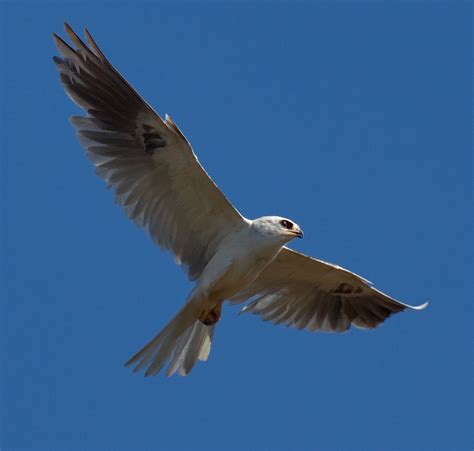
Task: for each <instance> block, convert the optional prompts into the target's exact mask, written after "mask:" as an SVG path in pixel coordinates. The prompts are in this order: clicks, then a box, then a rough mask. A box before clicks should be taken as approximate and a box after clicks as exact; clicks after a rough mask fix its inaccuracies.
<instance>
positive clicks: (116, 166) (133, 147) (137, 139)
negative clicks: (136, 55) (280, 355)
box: [53, 23, 428, 376]
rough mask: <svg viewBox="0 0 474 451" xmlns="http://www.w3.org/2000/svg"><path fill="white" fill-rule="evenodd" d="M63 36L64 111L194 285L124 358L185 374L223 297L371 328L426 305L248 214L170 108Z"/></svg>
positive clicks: (296, 318) (92, 45) (122, 202)
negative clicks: (73, 109) (300, 247)
mask: <svg viewBox="0 0 474 451" xmlns="http://www.w3.org/2000/svg"><path fill="white" fill-rule="evenodd" d="M65 31H66V34H67V36H68V37H69V40H70V43H71V45H69V44H68V43H67V42H66V41H65V40H63V39H62V38H61V37H59V36H58V35H57V34H56V33H53V39H54V42H55V44H56V47H57V49H58V51H59V54H60V56H54V57H53V61H54V63H55V65H56V67H57V69H58V72H59V77H60V81H61V84H62V86H63V87H64V89H65V91H66V93H67V94H68V96H69V97H70V98H71V99H72V100H73V101H74V102H75V103H76V104H77V105H78V106H79V107H80V108H82V109H83V110H84V111H85V116H72V117H71V118H70V121H71V123H72V125H73V126H74V128H75V129H76V136H77V138H78V140H79V142H80V144H81V145H82V146H83V148H84V149H85V153H86V155H87V157H88V158H89V159H90V161H91V162H92V163H93V165H94V166H95V172H96V174H97V175H98V176H99V177H100V178H101V179H103V180H104V181H105V182H106V184H107V187H108V188H111V189H112V190H113V191H114V194H115V202H116V203H117V204H118V205H119V206H121V207H123V209H124V210H125V213H126V215H127V216H128V217H129V218H130V219H131V220H133V221H134V222H135V224H136V225H137V226H139V227H140V228H143V229H145V230H146V231H147V232H148V234H149V235H150V237H151V239H152V240H153V242H154V243H155V244H156V245H158V246H159V247H160V248H161V249H163V250H166V251H169V252H170V253H171V254H173V255H174V257H175V259H176V262H177V263H179V264H180V265H181V267H182V268H183V270H184V272H185V273H186V275H187V277H188V278H189V280H191V281H192V282H194V286H193V288H192V289H191V291H190V293H189V295H188V296H187V298H186V300H185V302H184V305H183V306H182V308H181V309H180V310H179V311H178V313H177V314H176V315H175V316H174V317H173V318H172V319H171V321H169V322H168V324H167V325H166V326H165V327H164V328H163V329H162V330H161V331H160V332H159V333H158V334H157V335H156V336H155V337H154V338H152V339H151V340H150V341H149V342H148V343H147V344H146V345H145V346H144V347H143V348H142V349H140V350H139V351H138V352H137V353H136V354H135V355H134V356H132V357H131V358H130V359H129V360H128V361H127V362H126V363H125V365H126V366H131V367H133V371H134V372H138V371H144V373H145V376H154V375H156V374H158V373H159V372H160V371H161V370H162V369H163V367H164V366H165V365H167V369H166V375H167V376H171V375H173V374H179V375H181V376H185V375H187V374H189V373H190V372H191V370H192V369H193V367H194V366H195V364H196V362H197V361H206V360H207V359H208V356H209V353H210V350H211V344H212V341H213V337H214V331H215V328H216V325H217V324H218V323H219V320H220V318H221V311H222V307H223V304H224V302H228V303H229V304H231V305H236V304H244V303H246V302H247V303H246V304H245V306H244V307H243V309H242V312H243V313H252V314H255V315H260V316H261V318H262V319H263V320H264V321H270V322H273V323H275V324H283V325H286V326H289V327H293V328H296V329H300V330H302V329H305V330H308V331H311V332H314V331H325V332H344V331H347V330H348V329H349V328H350V327H351V326H355V327H356V328H362V329H374V328H376V327H377V326H379V325H380V324H381V323H383V322H384V321H385V320H386V319H387V318H388V317H389V316H391V315H392V314H394V313H398V312H401V311H403V310H406V309H409V310H422V309H424V308H425V307H426V306H427V305H428V303H427V302H426V303H424V304H422V305H418V306H411V305H408V304H405V303H402V302H400V301H398V300H396V299H394V298H392V297H390V296H388V295H387V294H384V293H382V292H381V291H379V290H378V289H376V288H375V287H374V286H373V284H372V283H371V282H369V281H368V280H366V279H365V278H363V277H361V276H359V275H357V274H355V273H353V272H351V271H349V270H347V269H344V268H342V267H340V266H338V265H334V264H331V263H327V262H325V261H322V260H318V259H316V258H312V257H310V256H307V255H304V254H302V253H299V252H296V251H294V250H291V249H290V248H289V247H287V244H288V243H289V242H290V241H291V240H293V239H295V238H302V237H303V231H302V229H301V228H300V226H299V225H298V224H296V222H294V221H293V220H290V219H288V218H285V217H279V216H263V217H260V218H257V219H253V220H251V219H247V218H246V217H244V216H243V215H242V214H241V213H240V212H239V211H237V209H236V208H235V207H234V206H233V205H232V204H231V202H230V201H229V200H228V199H227V198H226V197H225V195H224V194H223V193H222V192H221V191H220V189H219V188H218V187H217V185H216V184H215V183H214V181H213V180H212V179H211V177H210V176H209V175H208V174H207V172H206V170H205V169H204V168H203V166H202V165H201V164H200V162H199V160H198V158H197V156H196V154H195V153H194V151H193V148H192V146H191V144H190V143H189V142H188V140H187V139H186V138H185V136H184V134H183V132H182V131H181V130H180V129H179V128H178V126H177V125H176V124H175V122H174V121H173V120H172V119H171V117H170V116H168V115H167V114H166V115H165V116H164V119H163V118H162V117H161V116H160V115H159V114H158V113H157V112H156V111H155V110H154V109H153V108H152V107H151V106H150V105H149V104H148V103H147V102H146V101H145V100H144V99H143V98H142V97H141V96H140V95H139V94H138V93H137V91H135V89H134V88H133V87H132V86H131V85H130V84H129V83H128V82H127V81H126V80H125V78H124V77H122V76H121V75H120V73H119V72H118V71H117V70H116V69H115V68H114V67H113V66H112V64H111V63H110V62H109V61H108V60H107V58H106V57H105V55H104V54H103V53H102V51H101V50H100V48H99V47H98V45H97V44H96V42H95V41H94V39H93V38H92V36H91V34H90V33H89V31H88V30H87V28H86V29H85V30H84V34H85V39H86V41H87V44H86V43H85V42H84V41H83V40H82V39H81V38H80V37H79V36H78V35H77V34H76V33H75V32H74V31H73V29H72V28H71V27H70V26H69V25H68V24H67V23H65Z"/></svg>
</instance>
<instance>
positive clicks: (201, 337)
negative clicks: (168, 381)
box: [166, 320, 215, 376]
mask: <svg viewBox="0 0 474 451" xmlns="http://www.w3.org/2000/svg"><path fill="white" fill-rule="evenodd" d="M214 328H215V325H213V326H206V325H205V324H203V323H201V321H199V320H198V321H196V322H195V323H194V325H193V326H191V327H190V328H189V329H188V330H187V331H186V332H185V333H184V334H183V335H181V337H180V339H179V342H178V343H177V345H176V347H175V350H174V353H173V357H172V359H171V363H170V365H169V367H168V371H167V372H166V375H167V376H171V375H173V374H174V373H175V372H176V371H178V373H179V374H180V375H181V376H186V375H187V374H189V373H190V372H191V370H192V369H193V368H194V365H195V364H196V362H197V361H198V360H202V361H205V360H207V357H208V356H209V352H210V350H211V341H212V337H213V335H214Z"/></svg>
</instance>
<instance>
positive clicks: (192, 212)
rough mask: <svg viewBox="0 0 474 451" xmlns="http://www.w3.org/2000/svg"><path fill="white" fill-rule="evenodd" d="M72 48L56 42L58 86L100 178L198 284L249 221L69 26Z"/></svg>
mask: <svg viewBox="0 0 474 451" xmlns="http://www.w3.org/2000/svg"><path fill="white" fill-rule="evenodd" d="M65 28H66V32H67V34H68V36H69V38H70V39H71V41H72V43H73V45H74V47H75V48H72V47H70V46H69V45H68V44H66V43H65V42H64V41H63V40H62V39H61V38H60V37H58V36H57V35H54V40H55V42H56V45H57V47H58V49H59V52H60V53H61V55H62V58H59V57H54V62H55V63H56V66H57V68H58V70H59V73H60V78H61V82H62V84H63V86H64V88H65V90H66V92H67V93H68V95H69V96H70V97H71V99H72V100H73V101H74V102H76V103H77V104H78V105H79V106H80V107H81V108H83V109H84V110H85V111H86V112H87V117H77V116H74V117H72V118H71V122H72V124H73V125H74V127H75V128H76V130H77V137H78V139H79V141H80V142H81V144H82V145H83V146H84V148H85V150H86V153H87V156H88V157H89V158H90V160H91V161H92V163H93V164H94V165H95V167H96V173H97V175H99V176H100V177H101V178H102V179H104V180H105V181H106V182H107V185H108V187H111V188H113V189H114V191H115V200H116V203H117V204H119V205H121V206H123V207H124V209H125V212H126V214H127V216H128V217H129V218H130V219H133V221H134V222H135V223H136V224H137V225H138V226H140V227H143V228H146V229H147V230H148V232H149V234H150V235H151V237H152V239H153V241H154V242H155V243H156V244H158V245H159V246H160V247H162V248H164V249H167V250H169V251H171V252H172V253H173V254H174V255H175V256H176V259H177V260H178V261H179V262H180V263H182V264H183V265H184V266H185V268H186V270H187V273H188V276H189V278H190V279H192V280H194V279H197V278H198V277H199V275H200V274H201V272H202V270H203V269H204V267H205V266H206V264H207V262H208V261H209V260H210V258H211V257H212V255H213V254H214V253H215V251H216V248H217V247H218V245H219V243H220V241H221V240H222V238H223V237H224V236H225V235H226V234H228V233H230V232H231V231H232V230H233V229H235V228H238V227H240V226H241V225H242V224H243V222H244V219H243V217H242V216H241V215H240V213H239V212H238V211H237V210H236V209H235V208H234V207H233V206H232V205H231V204H230V202H229V201H228V200H227V199H226V198H225V196H224V195H223V194H222V192H221V191H220V190H219V188H218V187H217V186H216V185H215V183H214V182H213V181H212V179H211V178H210V177H209V176H208V175H207V173H206V171H205V170H204V169H203V167H202V166H201V165H200V164H199V161H198V160H197V158H196V155H195V154H194V152H193V150H192V148H191V146H190V144H189V143H188V141H187V140H186V138H185V137H184V136H183V134H182V133H181V131H180V130H179V129H178V127H177V126H176V124H175V123H174V122H173V121H172V120H171V118H170V117H168V116H166V118H165V120H164V121H163V120H162V119H161V118H160V116H159V115H158V114H157V113H156V112H155V111H154V110H153V109H152V108H151V107H150V106H149V105H148V104H147V103H146V102H145V101H144V100H143V99H142V98H141V97H140V96H139V95H138V93H137V92H136V91H135V90H134V89H133V88H132V87H131V86H130V85H129V84H128V83H127V81H126V80H125V79H124V78H123V77H122V76H121V75H120V74H119V73H118V72H117V71H116V70H115V69H114V67H113V66H112V65H111V64H110V63H109V62H108V61H107V59H106V58H105V56H104V54H103V53H102V52H101V50H100V49H99V48H98V47H97V45H96V43H95V42H94V40H93V39H92V37H91V36H90V34H89V33H88V31H87V30H85V35H86V38H87V41H88V45H86V44H85V43H84V42H83V41H82V40H81V39H80V38H79V37H78V36H77V35H76V34H75V33H74V31H73V30H72V29H71V28H70V27H69V26H68V25H67V24H65Z"/></svg>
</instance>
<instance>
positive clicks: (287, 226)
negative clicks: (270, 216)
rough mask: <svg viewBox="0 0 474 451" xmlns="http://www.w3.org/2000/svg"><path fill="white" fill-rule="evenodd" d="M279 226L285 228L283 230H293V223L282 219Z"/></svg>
mask: <svg viewBox="0 0 474 451" xmlns="http://www.w3.org/2000/svg"><path fill="white" fill-rule="evenodd" d="M280 224H281V225H282V226H283V227H284V228H285V229H292V228H293V223H292V222H291V221H287V220H286V219H283V221H280Z"/></svg>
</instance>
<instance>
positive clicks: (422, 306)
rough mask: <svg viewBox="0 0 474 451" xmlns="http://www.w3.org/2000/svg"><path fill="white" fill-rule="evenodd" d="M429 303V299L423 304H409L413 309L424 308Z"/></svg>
mask: <svg viewBox="0 0 474 451" xmlns="http://www.w3.org/2000/svg"><path fill="white" fill-rule="evenodd" d="M428 305H429V301H426V302H425V303H423V304H420V305H413V306H410V307H411V308H412V309H413V310H424V309H425V308H426V307H428Z"/></svg>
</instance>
